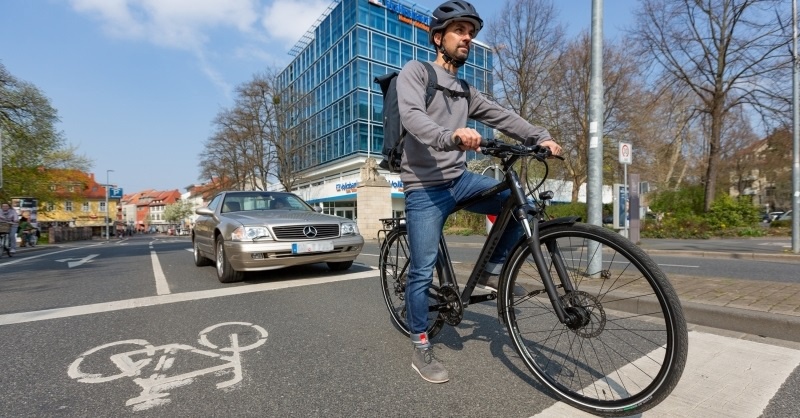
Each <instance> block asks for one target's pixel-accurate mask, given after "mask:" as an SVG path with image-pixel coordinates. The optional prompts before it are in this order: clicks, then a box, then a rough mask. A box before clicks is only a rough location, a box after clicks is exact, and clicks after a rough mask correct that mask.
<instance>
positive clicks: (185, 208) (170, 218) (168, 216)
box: [164, 200, 194, 224]
mask: <svg viewBox="0 0 800 418" xmlns="http://www.w3.org/2000/svg"><path fill="white" fill-rule="evenodd" d="M193 212H194V209H193V208H192V203H191V202H189V201H186V200H179V201H177V202H175V203H173V204H171V205H167V207H165V208H164V219H165V220H166V221H167V222H169V223H171V224H177V223H182V221H183V220H184V219H186V218H188V217H189V215H191V214H192V213H193Z"/></svg>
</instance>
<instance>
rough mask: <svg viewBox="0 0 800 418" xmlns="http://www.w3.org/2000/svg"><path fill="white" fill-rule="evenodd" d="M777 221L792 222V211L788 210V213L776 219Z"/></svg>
mask: <svg viewBox="0 0 800 418" xmlns="http://www.w3.org/2000/svg"><path fill="white" fill-rule="evenodd" d="M775 220H776V221H791V220H792V211H791V210H787V211H786V212H784V213H782V214H781V215H780V216H778V217H777V218H775Z"/></svg>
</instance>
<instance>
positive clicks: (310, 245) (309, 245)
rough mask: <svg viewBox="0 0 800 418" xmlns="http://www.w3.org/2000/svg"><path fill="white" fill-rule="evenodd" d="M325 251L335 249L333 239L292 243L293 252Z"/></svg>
mask: <svg viewBox="0 0 800 418" xmlns="http://www.w3.org/2000/svg"><path fill="white" fill-rule="evenodd" d="M325 251H333V242H332V241H322V242H294V243H292V254H302V253H320V252H325Z"/></svg>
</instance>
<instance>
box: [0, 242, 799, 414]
mask: <svg viewBox="0 0 800 418" xmlns="http://www.w3.org/2000/svg"><path fill="white" fill-rule="evenodd" d="M190 247H191V245H190V243H189V241H188V239H187V238H185V237H165V236H157V237H156V236H137V237H134V238H132V239H127V240H123V241H110V242H108V243H106V242H102V241H93V242H86V243H76V244H74V245H67V246H62V247H60V248H50V249H40V250H36V251H35V252H34V251H31V252H27V253H25V254H24V255H23V254H21V255H20V256H18V257H15V258H13V259H8V258H3V259H0V277H2V279H0V356H2V358H3V359H4V364H5V367H4V373H3V378H2V383H3V384H2V386H0V387H2V396H0V410H2V411H3V415H4V416H14V417H27V416H30V417H47V416H81V417H83V416H96V417H102V416H109V417H111V416H114V417H116V416H129V415H136V416H146V417H149V416H303V417H305V416H326V417H330V416H410V415H422V416H431V415H440V416H482V417H483V416H503V417H515V416H518V417H524V416H537V415H538V416H558V415H563V416H580V415H578V414H577V411H575V410H574V409H571V408H569V407H567V406H565V405H563V404H561V403H560V402H557V400H555V399H553V398H552V396H550V395H549V394H548V393H547V392H546V391H545V390H544V389H543V387H542V386H541V385H540V384H539V383H538V382H537V381H536V380H535V379H534V378H533V377H532V376H531V375H530V374H529V373H528V372H527V370H526V369H525V368H524V366H523V365H522V364H521V362H520V361H519V360H518V358H517V355H516V353H515V352H514V351H513V349H512V348H511V346H510V344H509V341H508V338H507V336H506V332H505V329H504V327H503V326H502V325H501V324H499V323H498V321H497V319H496V308H495V307H494V305H492V304H482V305H472V306H470V307H469V309H468V311H467V312H466V315H465V320H464V321H463V322H462V323H461V324H460V325H459V326H458V327H456V328H451V327H448V328H446V329H445V330H444V331H443V332H442V334H441V336H440V337H438V338H437V341H436V342H437V345H436V347H437V354H438V356H439V358H441V359H442V360H443V361H444V362H445V364H447V365H448V368H449V370H450V373H451V376H452V380H451V382H449V383H447V384H445V385H430V384H426V383H424V382H422V381H421V380H420V379H419V377H418V376H417V375H416V374H415V373H414V372H413V371H412V370H411V368H410V367H409V366H408V356H409V352H410V346H409V344H408V340H407V338H406V337H404V336H402V335H401V334H400V333H399V332H397V331H396V330H394V329H393V328H392V327H391V326H390V323H389V320H388V318H387V314H386V311H385V307H384V306H383V302H382V300H381V296H380V294H381V290H380V285H379V281H378V280H376V279H375V277H376V272H375V270H374V269H372V268H371V266H370V265H371V264H373V261H375V260H372V258H373V257H371V256H370V255H369V254H368V251H366V250H365V253H364V254H363V255H362V256H361V257H360V258H359V263H358V264H356V265H355V266H354V267H353V268H352V269H351V270H349V271H347V272H341V273H332V272H330V271H328V270H327V269H326V268H325V267H324V265H315V266H309V267H298V268H292V269H287V270H280V271H273V272H267V273H262V274H251V275H248V276H246V280H245V281H244V282H242V283H237V284H232V285H223V284H220V283H219V282H218V281H217V280H216V277H215V274H214V270H213V268H212V267H204V268H197V267H195V266H194V265H193V263H192V256H191V252H190V251H189V250H190ZM692 329H693V330H692V332H691V334H690V335H691V337H690V338H691V346H690V360H689V365H688V366H687V369H686V372H685V374H684V378H683V379H682V380H681V383H680V384H679V386H678V388H677V389H676V391H675V393H674V395H673V396H671V397H670V398H669V399H668V400H667V401H666V402H665V403H663V404H662V405H659V406H658V407H656V409H654V410H653V411H651V412H648V413H645V414H644V416H662V415H663V414H667V413H670V414H674V415H681V416H714V415H716V416H740V417H756V416H759V415H760V414H761V413H762V412H763V413H765V414H767V413H769V415H768V416H789V415H792V414H791V413H792V412H793V413H796V412H797V411H796V410H793V409H792V408H796V407H795V406H794V405H795V402H794V400H796V399H797V397H798V393H797V389H796V388H797V387H798V386H797V385H791V384H790V383H791V382H797V377H798V371H797V366H798V364H800V346H798V345H797V344H791V343H785V342H781V341H776V340H768V339H759V338H757V337H753V336H743V335H739V334H730V333H726V332H724V331H720V330H710V329H702V328H699V327H693V328H692ZM743 394H745V396H743ZM687 408H688V409H687Z"/></svg>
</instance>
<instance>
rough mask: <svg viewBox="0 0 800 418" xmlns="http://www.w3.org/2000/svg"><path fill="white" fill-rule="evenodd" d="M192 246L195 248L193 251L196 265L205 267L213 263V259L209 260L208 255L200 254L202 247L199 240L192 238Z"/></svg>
mask: <svg viewBox="0 0 800 418" xmlns="http://www.w3.org/2000/svg"><path fill="white" fill-rule="evenodd" d="M192 248H193V251H192V252H193V253H194V265H195V266H197V267H203V266H208V265H211V260H209V259H208V258H206V257H203V255H202V254H200V248H199V247H198V246H197V241H196V240H192Z"/></svg>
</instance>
